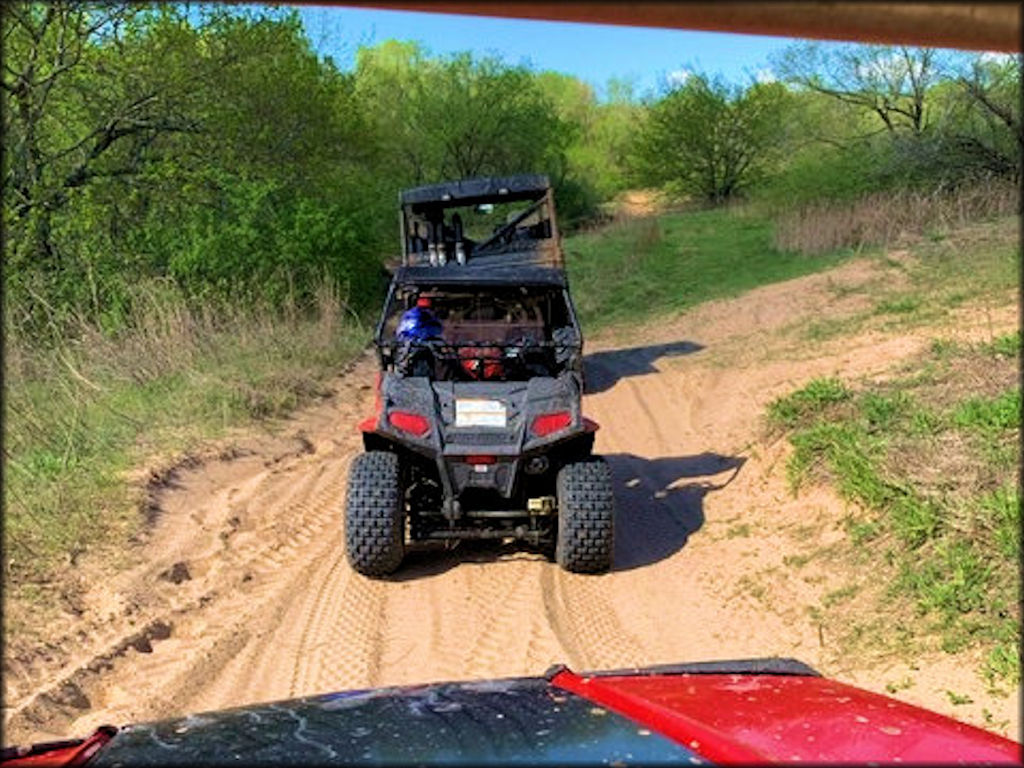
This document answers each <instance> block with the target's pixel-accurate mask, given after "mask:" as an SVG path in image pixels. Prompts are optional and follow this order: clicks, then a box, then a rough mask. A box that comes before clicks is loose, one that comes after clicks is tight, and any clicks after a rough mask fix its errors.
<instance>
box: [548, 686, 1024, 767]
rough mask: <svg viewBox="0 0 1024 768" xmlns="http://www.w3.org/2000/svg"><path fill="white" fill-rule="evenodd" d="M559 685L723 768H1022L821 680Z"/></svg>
mask: <svg viewBox="0 0 1024 768" xmlns="http://www.w3.org/2000/svg"><path fill="white" fill-rule="evenodd" d="M551 682H552V684H554V685H556V686H559V687H561V688H564V689H565V690H568V691H572V692H573V693H576V694H578V695H581V696H586V697H587V698H588V699H590V700H591V701H593V702H595V703H597V704H601V705H603V706H606V707H608V708H609V709H611V710H614V711H616V712H618V713H619V714H622V715H625V716H626V717H629V718H631V719H633V720H635V721H636V722H638V723H642V724H643V725H646V726H648V727H650V728H651V729H652V730H656V731H658V732H660V733H661V734H663V735H665V736H668V737H669V738H672V739H675V740H676V741H678V742H681V743H683V744H686V745H687V746H689V747H690V748H691V749H693V750H694V751H696V752H698V753H700V754H702V755H703V756H705V757H706V758H708V759H709V760H711V761H715V762H723V763H751V762H817V763H824V762H847V763H865V762H905V763H909V762H916V763H943V764H948V763H951V762H959V761H964V762H971V763H981V762H988V763H1003V764H1019V763H1020V760H1021V747H1020V745H1019V744H1016V743H1015V742H1013V741H1010V740H1008V739H1004V738H1003V737H1002V736H998V735H996V734H993V733H989V732H988V731H985V730H982V729H980V728H975V727H974V726H971V725H966V724H964V723H959V722H957V721H956V720H952V719H951V718H948V717H945V716H943V715H939V714H936V713H934V712H929V711H928V710H925V709H921V708H920V707H915V706H913V705H911V704H905V703H903V702H900V701H896V700H894V699H889V698H887V697H885V696H880V695H878V694H874V693H870V692H868V691H864V690H861V689H859V688H854V687H853V686H849V685H845V684H843V683H838V682H835V681H832V680H826V679H824V678H820V677H809V676H807V677H804V676H791V675H730V674H681V675H680V674H673V675H646V676H643V675H642V676H608V677H590V678H587V677H580V676H579V675H576V674H574V673H572V672H569V671H567V670H566V671H562V672H559V673H558V674H557V675H555V677H554V678H553V679H552V681H551Z"/></svg>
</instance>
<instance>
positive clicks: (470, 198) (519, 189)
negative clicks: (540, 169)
mask: <svg viewBox="0 0 1024 768" xmlns="http://www.w3.org/2000/svg"><path fill="white" fill-rule="evenodd" d="M550 187H551V183H550V182H549V181H548V177H547V176H545V175H544V174H540V173H524V174H518V175H516V176H486V177H483V178H479V179H459V180H456V181H444V182H441V183H440V184H429V185H427V186H425V187H413V188H412V189H405V190H402V191H401V192H400V193H399V195H398V199H399V201H400V202H401V204H402V205H420V204H423V203H445V204H446V205H456V204H458V205H476V204H477V203H482V202H487V201H493V200H494V199H495V198H497V197H502V198H505V197H507V199H509V200H522V199H524V198H531V199H532V198H536V197H538V196H540V195H542V194H544V192H546V191H547V190H548V189H550Z"/></svg>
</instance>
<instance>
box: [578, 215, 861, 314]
mask: <svg viewBox="0 0 1024 768" xmlns="http://www.w3.org/2000/svg"><path fill="white" fill-rule="evenodd" d="M565 251H566V255H567V261H568V270H569V278H570V281H571V284H572V290H573V296H574V298H575V300H576V304H577V309H578V311H579V314H580V319H581V322H582V324H583V326H584V330H587V331H595V330H598V329H600V328H604V327H607V326H610V325H631V324H637V323H640V322H643V321H644V320H648V319H650V318H651V317H654V316H657V315H661V314H668V313H676V312H680V311H682V310H685V309H687V308H689V307H692V306H694V305H696V304H699V303H701V302H704V301H708V300H710V299H717V298H724V297H728V296H735V295H738V294H740V293H742V292H744V291H747V290H750V289H752V288H756V287H758V286H760V285H765V284H767V283H773V282H778V281H781V280H788V279H791V278H794V277H799V276H801V275H806V274H809V273H811V272H818V271H821V270H823V269H827V268H829V267H833V266H835V265H836V264H839V263H840V262H842V261H843V260H844V259H845V258H847V257H848V255H849V254H848V252H839V253H831V254H827V255H823V256H802V255H799V254H796V253H787V252H782V251H779V250H777V249H775V248H774V247H773V246H772V224H771V222H770V221H769V219H767V218H761V217H757V216H753V215H739V214H737V213H734V212H730V211H726V210H712V211H698V212H690V213H670V214H665V215H662V216H660V217H657V218H649V219H636V220H633V221H629V222H625V223H622V224H617V225H613V226H611V227H608V228H606V229H604V230H601V231H597V232H590V233H585V234H580V235H576V236H574V237H570V238H567V239H566V241H565Z"/></svg>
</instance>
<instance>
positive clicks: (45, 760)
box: [3, 725, 117, 768]
mask: <svg viewBox="0 0 1024 768" xmlns="http://www.w3.org/2000/svg"><path fill="white" fill-rule="evenodd" d="M115 733H117V729H116V728H113V727H111V726H108V725H107V726H102V727H100V728H99V729H97V730H96V732H95V733H93V735H92V736H90V737H89V738H87V739H78V740H75V741H72V742H68V743H66V744H60V745H58V744H40V745H37V746H36V747H34V748H33V749H32V750H31V751H30V752H29V753H28V754H25V755H23V756H21V757H15V758H13V759H10V760H4V761H3V766H4V768H29V766H32V768H43V766H76V765H85V764H86V762H88V761H89V759H90V758H92V756H93V755H95V754H96V753H97V752H98V751H99V750H100V747H102V746H103V745H104V744H106V743H107V742H108V741H110V740H111V739H112V738H113V737H114V734H115Z"/></svg>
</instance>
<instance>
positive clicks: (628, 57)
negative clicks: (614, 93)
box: [299, 6, 793, 96]
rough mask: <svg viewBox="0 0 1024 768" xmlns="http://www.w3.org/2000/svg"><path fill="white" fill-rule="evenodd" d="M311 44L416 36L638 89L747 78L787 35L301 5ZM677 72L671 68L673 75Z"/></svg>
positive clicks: (340, 48)
mask: <svg viewBox="0 0 1024 768" xmlns="http://www.w3.org/2000/svg"><path fill="white" fill-rule="evenodd" d="M299 13H300V15H301V16H302V20H303V25H304V26H305V28H306V32H307V34H308V35H309V37H310V40H312V42H313V45H314V46H315V47H316V48H317V50H318V51H320V52H321V53H322V54H325V55H329V56H331V57H333V58H334V60H335V62H336V63H337V64H338V65H339V66H341V67H342V68H348V67H351V66H352V64H353V62H354V56H355V51H356V49H357V48H358V47H359V46H360V45H375V44H377V43H380V42H383V41H384V40H388V39H390V38H395V39H398V40H418V41H420V42H422V43H423V44H424V45H425V47H426V48H427V49H428V50H429V51H430V52H431V53H434V54H445V53H452V52H455V51H465V50H471V51H473V52H474V53H476V54H482V55H484V54H494V55H498V56H500V57H501V58H503V59H504V60H505V61H506V62H508V63H510V64H530V65H532V66H533V67H534V68H535V69H538V70H543V69H552V70H555V71H557V72H564V73H566V74H570V75H575V76H576V77H578V78H580V79H581V80H584V81H586V82H588V83H590V84H591V85H592V86H594V87H595V89H596V90H597V92H598V95H599V96H600V95H602V90H603V86H604V85H605V83H606V82H607V81H608V78H610V77H620V78H627V79H632V80H633V81H634V83H635V87H636V92H637V94H638V95H642V94H644V93H645V92H647V91H650V90H653V89H655V88H657V87H658V86H659V85H660V84H662V83H663V82H664V80H665V78H672V77H678V76H679V73H681V72H684V71H686V70H692V69H697V70H701V71H705V72H708V73H720V74H722V75H723V76H725V78H726V79H727V80H730V81H732V82H737V83H739V82H746V81H747V80H749V78H751V77H755V76H757V75H758V73H762V74H763V73H764V72H765V71H766V70H767V69H768V55H769V53H770V52H772V51H777V50H781V49H782V48H785V47H786V46H787V45H788V44H790V43H792V42H793V41H792V40H791V39H788V38H782V37H765V36H760V35H736V34H724V33H719V32H697V31H687V30H668V29H648V28H643V27H620V26H611V25H606V24H571V23H566V22H552V21H526V20H520V19H497V18H486V17H478V16H457V15H452V14H440V13H437V14H435V13H410V12H405V11H381V10H370V9H362V8H341V7H325V6H303V7H300V8H299ZM674 73H675V74H674Z"/></svg>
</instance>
